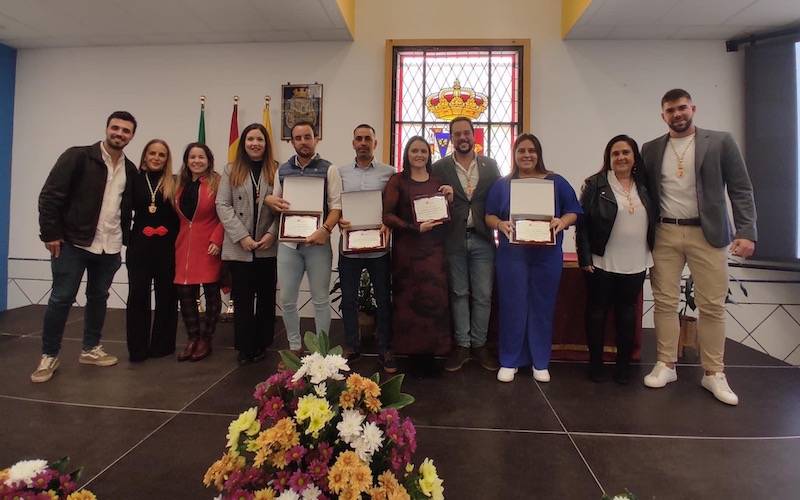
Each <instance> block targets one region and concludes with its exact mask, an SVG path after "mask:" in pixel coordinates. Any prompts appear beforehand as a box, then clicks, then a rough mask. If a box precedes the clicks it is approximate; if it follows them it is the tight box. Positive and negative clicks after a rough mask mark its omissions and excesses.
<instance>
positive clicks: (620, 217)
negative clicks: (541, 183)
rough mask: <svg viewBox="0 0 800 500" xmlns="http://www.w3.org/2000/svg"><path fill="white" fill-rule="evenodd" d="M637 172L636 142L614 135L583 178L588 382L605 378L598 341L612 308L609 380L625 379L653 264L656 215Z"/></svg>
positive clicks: (580, 236)
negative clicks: (613, 352) (595, 168)
mask: <svg viewBox="0 0 800 500" xmlns="http://www.w3.org/2000/svg"><path fill="white" fill-rule="evenodd" d="M642 174H643V164H642V157H641V155H640V153H639V147H638V145H637V144H636V141H634V140H633V139H631V138H630V137H628V136H626V135H618V136H616V137H614V138H612V139H611V140H610V141H609V142H608V144H607V145H606V149H605V153H604V154H603V168H602V169H601V170H600V171H599V172H598V173H596V174H594V175H592V176H591V177H589V178H588V179H586V181H585V182H584V185H583V189H582V192H581V198H580V201H581V205H582V206H583V215H582V216H581V217H579V219H578V224H577V238H576V244H577V250H578V263H579V264H580V266H581V269H583V270H584V271H585V275H586V283H587V290H588V293H587V303H586V339H587V345H588V347H589V359H590V364H589V378H590V379H591V380H593V381H595V382H600V381H602V380H604V379H605V376H604V373H603V345H604V341H603V337H604V330H605V324H606V316H607V314H608V311H609V310H610V309H612V308H613V310H614V321H615V324H616V330H617V338H616V344H617V360H616V367H615V370H614V380H615V381H616V382H618V383H620V384H625V383H627V382H628V380H629V378H630V361H631V355H632V352H633V343H634V330H635V325H636V316H635V315H636V300H637V299H638V297H639V294H640V292H641V290H642V284H643V283H644V278H645V272H646V270H647V268H648V267H650V266H652V265H653V261H652V257H651V255H650V251H651V250H652V248H653V241H654V231H655V216H656V207H654V206H653V205H652V199H651V197H650V195H649V194H648V192H647V188H646V186H645V182H644V179H643V178H642Z"/></svg>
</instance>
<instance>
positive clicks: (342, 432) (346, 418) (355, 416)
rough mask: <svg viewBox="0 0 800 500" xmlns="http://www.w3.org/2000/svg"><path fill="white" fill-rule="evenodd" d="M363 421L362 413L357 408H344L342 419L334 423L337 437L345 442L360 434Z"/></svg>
mask: <svg viewBox="0 0 800 500" xmlns="http://www.w3.org/2000/svg"><path fill="white" fill-rule="evenodd" d="M362 422H364V415H362V414H361V413H360V412H358V411H357V410H344V411H343V412H342V421H341V422H339V423H338V424H336V429H337V430H338V431H339V438H340V439H341V440H342V441H344V442H345V443H347V444H351V443H352V442H353V440H355V439H357V438H358V437H360V436H361V423H362Z"/></svg>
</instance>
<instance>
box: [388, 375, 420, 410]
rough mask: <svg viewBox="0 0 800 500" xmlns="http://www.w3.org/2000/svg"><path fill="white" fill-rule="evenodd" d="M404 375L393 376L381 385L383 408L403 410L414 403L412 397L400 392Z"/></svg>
mask: <svg viewBox="0 0 800 500" xmlns="http://www.w3.org/2000/svg"><path fill="white" fill-rule="evenodd" d="M403 378H405V375H403V374H400V375H395V376H394V377H392V378H390V379H389V380H387V381H386V382H384V383H383V384H381V386H380V387H381V404H382V405H383V407H384V408H398V409H399V408H403V407H404V406H408V405H410V404H411V403H413V402H414V397H413V396H411V395H410V394H404V393H402V392H400V387H401V386H402V385H403Z"/></svg>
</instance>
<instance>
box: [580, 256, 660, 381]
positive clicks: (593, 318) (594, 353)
mask: <svg viewBox="0 0 800 500" xmlns="http://www.w3.org/2000/svg"><path fill="white" fill-rule="evenodd" d="M585 275H586V285H587V291H588V296H587V301H586V343H587V345H588V347H589V360H590V363H591V364H592V365H593V366H595V367H597V366H600V365H601V364H602V363H603V344H604V336H605V326H606V317H607V315H608V311H609V310H611V309H612V308H613V310H614V324H615V325H616V330H617V339H616V344H617V365H618V366H621V367H627V366H628V365H629V364H630V362H631V355H632V353H633V337H634V332H635V328H636V299H637V298H638V297H639V293H640V292H641V291H642V285H643V284H644V276H645V272H644V271H642V272H641V273H638V274H617V273H609V272H606V271H603V270H602V269H598V268H595V270H594V272H593V273H588V272H587V273H585Z"/></svg>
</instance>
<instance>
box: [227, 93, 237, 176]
mask: <svg viewBox="0 0 800 500" xmlns="http://www.w3.org/2000/svg"><path fill="white" fill-rule="evenodd" d="M238 147H239V96H235V97H234V98H233V113H231V132H230V134H229V136H228V163H233V162H234V161H235V160H236V149H237V148H238Z"/></svg>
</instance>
